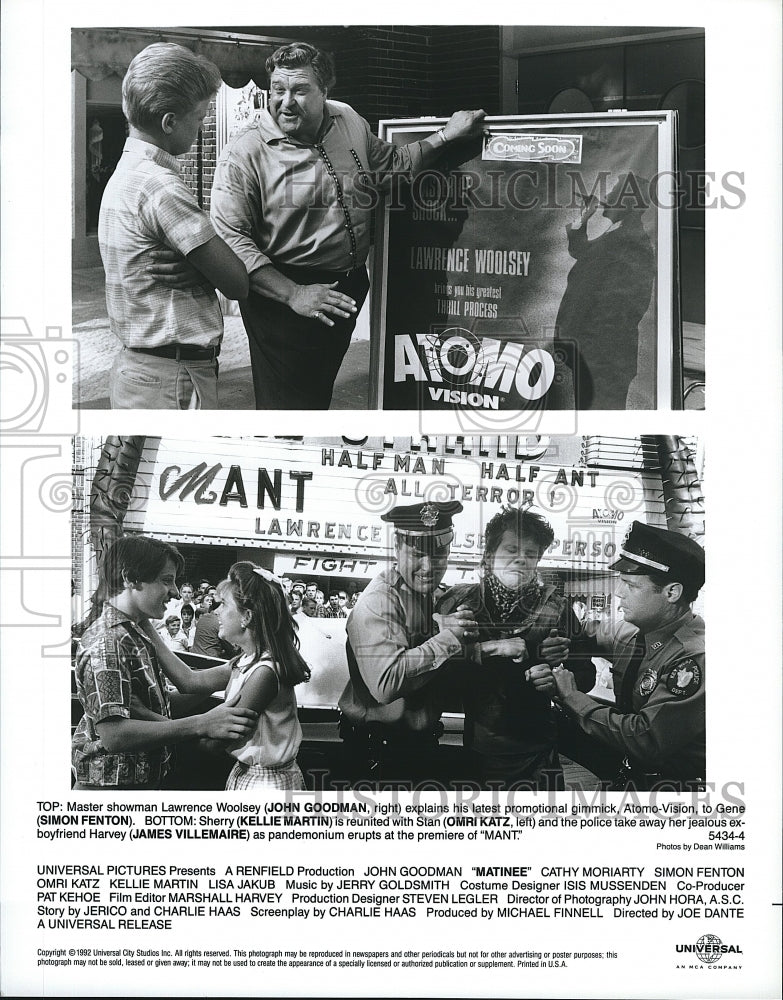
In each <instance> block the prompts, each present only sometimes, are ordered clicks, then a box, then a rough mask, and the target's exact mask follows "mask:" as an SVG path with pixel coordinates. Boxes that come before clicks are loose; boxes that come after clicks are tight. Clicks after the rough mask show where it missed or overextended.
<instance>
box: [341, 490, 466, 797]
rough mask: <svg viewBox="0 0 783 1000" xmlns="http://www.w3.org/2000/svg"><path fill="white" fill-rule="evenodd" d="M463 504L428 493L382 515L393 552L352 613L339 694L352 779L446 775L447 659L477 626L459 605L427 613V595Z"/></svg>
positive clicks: (438, 778) (395, 780)
mask: <svg viewBox="0 0 783 1000" xmlns="http://www.w3.org/2000/svg"><path fill="white" fill-rule="evenodd" d="M461 510H462V504H461V503H459V502H458V501H451V502H447V503H438V502H428V503H422V504H414V505H407V506H398V507H395V508H393V509H392V510H390V511H388V512H387V513H386V514H383V515H381V520H383V521H386V522H387V523H388V524H391V525H393V527H394V545H395V552H396V556H397V561H396V564H395V566H393V567H392V568H390V569H386V570H383V571H382V572H381V573H380V574H379V575H378V576H377V577H375V579H374V580H373V581H372V582H371V583H370V585H369V586H368V587H367V588H366V590H365V591H364V592H363V594H362V599H361V601H359V602H358V604H357V605H356V607H355V608H354V609H353V611H352V612H351V615H350V617H349V618H348V625H347V634H348V642H347V655H348V670H349V674H350V680H349V682H348V684H347V686H346V688H345V691H344V692H343V694H342V696H341V698H340V703H339V704H340V710H341V712H342V718H341V723H340V734H341V736H342V738H343V741H344V743H345V747H346V750H347V753H348V754H349V756H350V761H349V767H350V770H351V772H352V773H353V775H354V778H355V779H357V780H369V781H372V782H373V783H375V782H381V783H384V784H386V786H387V787H388V786H389V785H394V786H396V787H399V788H404V787H407V788H411V787H414V788H415V787H417V786H418V785H420V784H421V783H423V782H440V783H443V782H445V781H446V780H447V776H446V771H445V769H444V762H443V760H442V758H443V754H439V752H438V739H439V736H440V734H441V733H442V731H443V730H442V726H441V724H440V715H441V711H442V706H443V704H444V699H445V697H446V694H447V692H448V683H447V681H446V677H445V675H446V673H447V669H446V664H447V662H448V661H449V660H450V659H451V658H452V657H454V656H460V655H464V648H465V644H466V642H470V641H471V640H472V639H474V638H475V636H476V634H477V633H476V628H477V625H476V620H475V617H474V615H473V613H472V612H471V611H470V610H468V609H465V608H462V607H459V606H457V605H455V606H454V608H453V609H452V610H450V612H449V613H447V614H442V615H437V616H433V595H434V594H435V592H436V591H437V589H438V586H439V584H440V582H441V580H442V579H443V576H444V574H445V572H446V567H447V565H448V559H449V552H450V548H451V542H452V539H453V537H454V531H453V528H452V521H451V519H452V517H453V515H454V514H457V513H459V512H460V511H461ZM429 787H432V785H431V784H430V785H429Z"/></svg>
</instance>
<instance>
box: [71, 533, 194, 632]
mask: <svg viewBox="0 0 783 1000" xmlns="http://www.w3.org/2000/svg"><path fill="white" fill-rule="evenodd" d="M169 559H170V560H171V561H172V562H173V563H174V566H175V571H174V572H175V575H176V576H179V575H180V573H182V571H183V569H184V568H185V560H184V559H183V558H182V556H181V555H180V553H179V552H178V550H177V549H175V548H174V546H173V545H169V543H168V542H162V541H161V540H160V539H159V538H150V537H149V535H124V536H123V537H122V538H118V539H117V541H116V542H113V543H112V545H110V546H109V548H107V549H106V550H105V551H104V553H103V558H102V559H101V562H100V565H99V567H98V586H97V588H96V590H95V593H94V594H93V595H92V606H91V608H90V613H89V615H88V616H87V618H86V620H85V621H84V623H83V624H82V626H81V628H82V630H84V629H85V628H87V626H88V625H92V623H93V622H94V621H95V620H96V619H97V618H99V617H100V614H101V611H102V610H103V602H104V601H109V600H111V598H112V597H116V596H117V594H119V593H122V590H123V588H124V587H125V581H126V580H130V581H131V582H132V583H151V582H152V581H153V580H156V579H157V578H158V576H160V574H161V572H162V570H163V567H164V566H165V565H166V563H167V561H168V560H169Z"/></svg>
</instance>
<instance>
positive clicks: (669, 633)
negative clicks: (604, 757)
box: [562, 611, 706, 780]
mask: <svg viewBox="0 0 783 1000" xmlns="http://www.w3.org/2000/svg"><path fill="white" fill-rule="evenodd" d="M637 635H638V630H637V631H636V632H634V633H632V634H630V635H629V633H628V631H627V630H626V631H625V632H624V633H622V634H621V636H620V637H618V638H617V639H616V640H615V647H614V655H613V664H614V665H613V670H612V672H613V674H614V678H615V682H614V689H615V695H616V696H617V697H618V701H619V700H620V693H621V692H623V680H624V677H625V671H626V668H627V667H628V666H629V663H630V662H631V659H632V654H633V650H634V646H635V643H636V637H637ZM644 640H645V652H644V656H643V658H642V660H641V662H640V663H639V668H638V672H637V674H636V679H635V681H634V682H633V685H632V687H631V688H630V691H629V692H627V697H629V699H630V704H629V705H628V706H626V710H625V711H623V710H622V709H621V708H620V707H619V705H616V706H614V707H607V706H605V705H601V704H599V703H597V702H596V701H595V700H594V699H592V698H590V697H589V696H588V695H586V694H582V692H580V691H573V692H571V693H569V694H568V695H567V696H566V697H565V698H563V699H562V704H563V707H564V708H565V709H566V711H567V712H568V713H569V714H570V715H571V716H573V717H574V718H575V719H576V721H577V723H578V724H579V726H580V727H581V729H583V730H584V732H585V733H587V735H588V736H591V737H595V738H596V739H598V740H600V741H601V742H602V743H605V744H607V745H609V746H611V747H614V748H616V749H618V750H620V751H621V752H622V753H623V754H625V755H627V756H628V757H629V758H631V759H632V761H633V762H635V763H636V764H637V766H639V767H641V768H642V769H643V770H645V771H647V772H654V773H658V774H661V775H663V776H665V777H671V778H681V779H684V780H685V779H695V778H700V777H701V778H703V777H704V773H705V730H706V724H705V707H704V706H705V700H704V622H703V620H702V619H701V618H699V617H698V615H694V614H693V613H692V612H690V611H688V612H687V613H686V614H684V615H682V616H681V617H680V618H678V619H677V620H676V621H674V622H670V623H669V624H667V625H666V626H664V627H663V628H660V629H656V630H655V631H653V632H650V633H649V634H647V635H645V636H644ZM629 680H630V678H629Z"/></svg>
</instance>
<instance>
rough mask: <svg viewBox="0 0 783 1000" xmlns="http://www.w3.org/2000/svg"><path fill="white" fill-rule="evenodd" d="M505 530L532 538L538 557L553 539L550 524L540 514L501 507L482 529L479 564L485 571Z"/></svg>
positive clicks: (553, 534)
mask: <svg viewBox="0 0 783 1000" xmlns="http://www.w3.org/2000/svg"><path fill="white" fill-rule="evenodd" d="M507 531H513V532H514V533H515V534H516V536H517V538H521V537H522V536H526V537H527V538H532V539H533V541H534V542H535V543H536V544H537V545H538V551H539V558H540V556H542V555H543V554H544V553H545V552H546V550H547V549H548V548H549V546H550V545H551V544H552V542H553V541H554V540H555V533H554V531H553V530H552V525H551V524H550V523H549V521H547V519H546V518H545V517H542V515H541V514H536V513H535V511H532V510H522V509H521V508H519V507H503V508H501V510H499V511H498V513H497V514H495V516H494V517H492V518H491V519H490V520H489V522H488V524H487V527H486V529H485V531H484V554H483V555H482V557H481V565H482V567H483V569H484V570H485V572H487V571H489V568H490V565H491V562H492V557H493V556H494V555H495V552H496V551H497V547H498V546H499V545H500V540H501V539H502V537H503V535H504V534H505V533H506V532H507Z"/></svg>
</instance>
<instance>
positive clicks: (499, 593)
mask: <svg viewBox="0 0 783 1000" xmlns="http://www.w3.org/2000/svg"><path fill="white" fill-rule="evenodd" d="M486 581H487V587H488V588H489V593H490V595H491V597H492V601H493V603H494V604H495V607H496V608H497V609H498V612H499V614H500V617H501V619H502V620H503V621H505V620H506V619H507V618H510V617H511V615H512V614H513V612H514V609H515V608H516V607H517V606H519V607H520V608H521V609H522V610H523V611H524V612H526V613H528V614H529V613H530V612H531V611H532V610H533V608H535V606H536V605H537V604H538V602H539V600H540V598H541V589H542V588H541V584H540V583H539V581H538V579H536V578H534V579H533V580H531V581H530V582H529V583H526V584H525V585H524V587H522V588H521V589H520V590H511V589H510V588H509V587H506V586H504V585H503V584H502V583H501V582H500V580H498V578H497V577H496V576H495V574H494V573H490V574H489V575H488V576H487V577H486Z"/></svg>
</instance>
